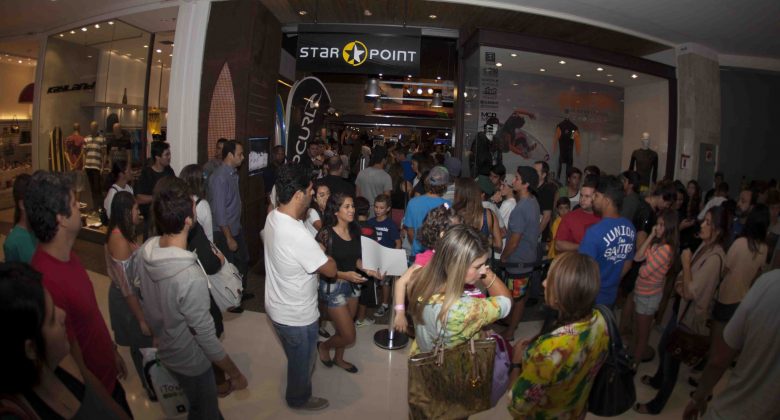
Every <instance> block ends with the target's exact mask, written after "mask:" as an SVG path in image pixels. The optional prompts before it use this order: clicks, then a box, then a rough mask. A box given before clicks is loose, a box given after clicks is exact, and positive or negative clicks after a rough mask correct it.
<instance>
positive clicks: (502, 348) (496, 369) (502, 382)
mask: <svg viewBox="0 0 780 420" xmlns="http://www.w3.org/2000/svg"><path fill="white" fill-rule="evenodd" d="M490 336H491V337H492V338H493V339H494V340H496V357H495V362H493V389H492V390H491V391H490V406H491V407H495V406H496V404H498V402H499V401H500V400H501V398H502V397H503V396H504V394H505V393H506V390H507V389H509V384H510V383H509V373H510V372H511V371H512V344H511V343H509V341H507V340H506V339H505V338H504V337H501V336H500V335H498V334H495V333H493V334H491V335H490Z"/></svg>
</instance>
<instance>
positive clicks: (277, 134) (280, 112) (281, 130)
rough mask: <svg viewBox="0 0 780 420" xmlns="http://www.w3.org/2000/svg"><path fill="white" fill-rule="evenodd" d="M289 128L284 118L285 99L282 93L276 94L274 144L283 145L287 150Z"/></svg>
mask: <svg viewBox="0 0 780 420" xmlns="http://www.w3.org/2000/svg"><path fill="white" fill-rule="evenodd" d="M286 134H287V129H286V127H285V120H284V101H283V100H282V96H281V95H276V117H275V118H274V146H282V147H284V149H285V150H287V138H286V137H285V136H286Z"/></svg>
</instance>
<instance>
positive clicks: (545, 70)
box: [539, 69, 547, 71]
mask: <svg viewBox="0 0 780 420" xmlns="http://www.w3.org/2000/svg"><path fill="white" fill-rule="evenodd" d="M539 71H547V69H539Z"/></svg>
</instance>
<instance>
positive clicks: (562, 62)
mask: <svg viewBox="0 0 780 420" xmlns="http://www.w3.org/2000/svg"><path fill="white" fill-rule="evenodd" d="M558 64H566V62H565V61H563V60H561V61H559V62H558Z"/></svg>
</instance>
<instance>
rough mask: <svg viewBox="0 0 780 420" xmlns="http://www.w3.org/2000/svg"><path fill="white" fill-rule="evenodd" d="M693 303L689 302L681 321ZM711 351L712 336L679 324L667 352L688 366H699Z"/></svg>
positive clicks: (670, 335) (672, 335) (670, 338)
mask: <svg viewBox="0 0 780 420" xmlns="http://www.w3.org/2000/svg"><path fill="white" fill-rule="evenodd" d="M691 303H693V301H689V302H688V305H686V306H685V310H684V311H683V313H682V316H681V317H680V320H683V319H685V314H686V313H687V312H688V309H690V307H691ZM709 349H710V336H709V335H702V334H697V333H696V332H695V331H694V330H692V329H691V328H689V327H688V326H687V325H685V324H683V323H682V321H680V322H678V323H677V326H675V327H674V329H673V330H672V332H671V333H669V338H668V340H667V342H666V351H667V352H669V354H671V356H672V357H673V358H675V359H677V360H679V361H681V362H683V363H685V364H686V365H689V366H695V365H698V364H699V363H700V362H701V361H702V360H703V359H704V356H705V355H706V354H707V351H708V350H709Z"/></svg>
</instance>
